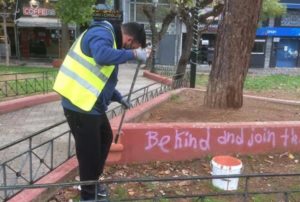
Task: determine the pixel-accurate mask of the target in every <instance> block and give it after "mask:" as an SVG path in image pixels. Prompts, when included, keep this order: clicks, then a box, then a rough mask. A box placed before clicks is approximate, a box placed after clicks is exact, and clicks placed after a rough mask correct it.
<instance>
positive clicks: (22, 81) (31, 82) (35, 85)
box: [0, 71, 57, 100]
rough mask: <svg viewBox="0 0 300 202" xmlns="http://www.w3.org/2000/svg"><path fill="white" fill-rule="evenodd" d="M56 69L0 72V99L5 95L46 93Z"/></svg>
mask: <svg viewBox="0 0 300 202" xmlns="http://www.w3.org/2000/svg"><path fill="white" fill-rule="evenodd" d="M56 74H57V72H56V71H45V72H28V73H16V74H0V100H1V99H3V98H6V97H14V96H20V95H30V94H34V93H48V92H49V91H52V86H53V84H54V80H55V77H56Z"/></svg>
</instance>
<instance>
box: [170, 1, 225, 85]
mask: <svg viewBox="0 0 300 202" xmlns="http://www.w3.org/2000/svg"><path fill="white" fill-rule="evenodd" d="M196 5H197V6H196ZM223 5H224V3H223V0H202V1H200V0H196V1H189V0H181V1H177V6H178V16H179V18H180V19H181V20H182V22H183V23H184V24H185V26H186V39H185V42H184V44H183V47H182V54H181V56H180V59H179V62H178V64H177V70H176V75H178V76H177V78H176V79H180V78H181V77H182V76H183V75H184V74H185V71H186V66H187V64H188V63H189V59H190V55H191V50H192V45H193V35H198V36H199V35H201V33H202V32H203V31H205V29H206V28H207V27H208V25H209V24H210V23H211V22H212V20H211V18H213V19H214V18H215V17H217V16H219V15H220V14H221V13H222V10H223ZM207 7H210V8H211V9H210V10H207V11H206V12H201V11H204V8H207ZM199 23H201V24H204V25H205V26H204V28H202V29H201V28H199ZM193 26H194V27H193ZM195 26H196V27H195ZM197 46H198V42H197Z"/></svg>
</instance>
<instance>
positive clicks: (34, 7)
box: [23, 0, 56, 17]
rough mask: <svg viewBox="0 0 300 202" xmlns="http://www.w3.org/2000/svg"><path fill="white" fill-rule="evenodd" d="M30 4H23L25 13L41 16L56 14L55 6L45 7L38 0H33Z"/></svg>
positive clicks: (26, 14) (25, 14)
mask: <svg viewBox="0 0 300 202" xmlns="http://www.w3.org/2000/svg"><path fill="white" fill-rule="evenodd" d="M28 4H29V5H28V6H23V15H24V16H32V17H40V16H43V17H44V16H55V15H56V12H55V9H53V8H43V7H41V5H40V2H39V1H37V0H31V1H29V3H28Z"/></svg>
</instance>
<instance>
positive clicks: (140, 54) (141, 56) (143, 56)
mask: <svg viewBox="0 0 300 202" xmlns="http://www.w3.org/2000/svg"><path fill="white" fill-rule="evenodd" d="M133 53H134V56H135V59H136V60H138V61H140V62H143V63H145V62H146V60H147V58H148V54H147V51H146V50H145V49H142V48H137V49H134V50H133Z"/></svg>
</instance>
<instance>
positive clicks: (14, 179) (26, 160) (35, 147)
mask: <svg viewBox="0 0 300 202" xmlns="http://www.w3.org/2000/svg"><path fill="white" fill-rule="evenodd" d="M170 89H171V86H166V85H163V84H158V83H153V84H150V85H148V86H146V87H143V88H140V89H138V90H135V91H134V92H133V94H132V97H131V98H132V99H131V103H132V104H133V106H136V105H139V104H141V103H143V102H147V101H148V100H150V99H153V98H154V97H156V96H158V95H160V94H162V93H164V92H166V91H168V90H170ZM125 96H127V95H125ZM122 112H123V108H122V107H121V106H120V105H119V106H117V107H115V108H113V109H111V110H109V111H108V112H107V115H108V118H109V119H111V118H113V117H115V116H118V115H119V114H121V113H122ZM74 154H75V149H74V141H73V138H72V136H71V133H70V129H69V127H68V125H67V123H66V121H62V122H60V123H57V124H55V125H52V126H50V127H48V128H45V129H43V130H40V131H38V132H36V133H34V134H32V135H30V136H29V137H26V138H22V139H20V140H17V141H14V142H12V143H10V144H8V145H5V146H3V147H1V148H0V156H1V159H2V162H1V164H0V185H1V186H2V187H7V186H8V187H10V186H16V185H30V184H33V183H34V182H36V181H37V180H38V179H40V178H41V177H43V176H45V175H46V174H47V173H49V172H51V171H52V170H53V169H55V168H56V167H58V166H59V165H61V164H62V163H64V162H65V161H66V160H68V159H70V158H71V157H72V156H73V155H74ZM14 194H16V191H14V190H13V189H3V191H0V200H1V199H2V200H5V199H8V198H10V197H11V196H13V195H14Z"/></svg>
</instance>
